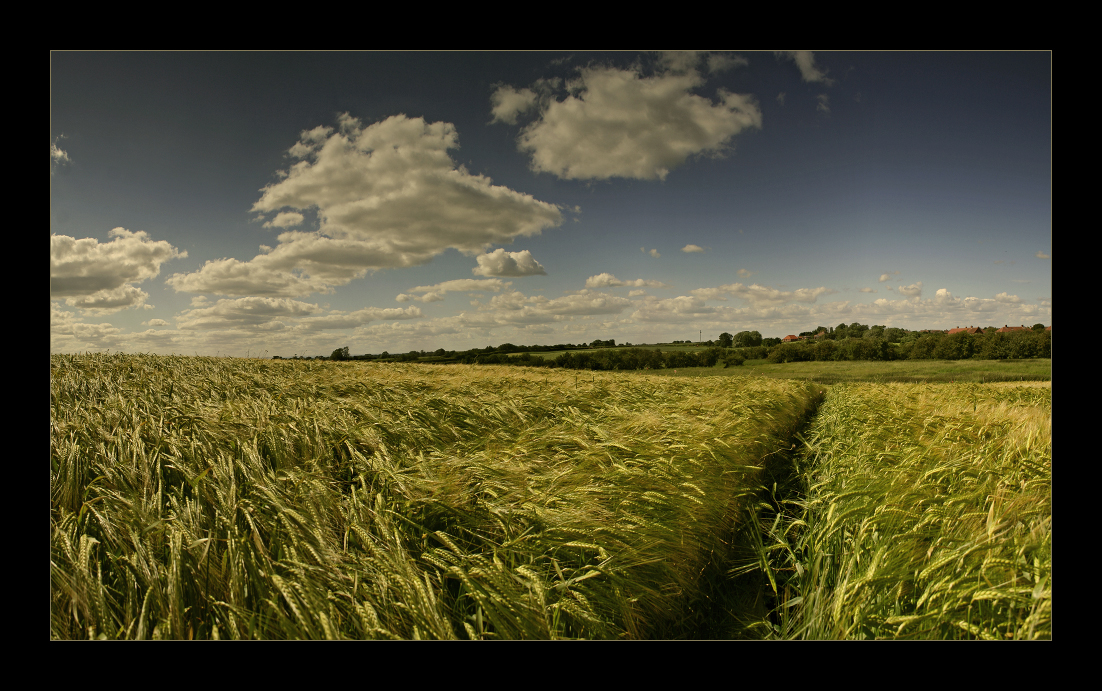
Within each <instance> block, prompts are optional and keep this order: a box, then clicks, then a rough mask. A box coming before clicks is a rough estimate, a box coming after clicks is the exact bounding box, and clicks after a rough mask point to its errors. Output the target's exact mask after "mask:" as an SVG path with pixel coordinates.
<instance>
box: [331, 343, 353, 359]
mask: <svg viewBox="0 0 1102 691" xmlns="http://www.w3.org/2000/svg"><path fill="white" fill-rule="evenodd" d="M329 359H330V360H348V359H349V356H348V347H347V346H345V347H344V348H337V349H336V350H334V351H333V354H332V355H330V356H329Z"/></svg>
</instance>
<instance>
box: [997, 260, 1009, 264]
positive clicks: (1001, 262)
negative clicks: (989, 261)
mask: <svg viewBox="0 0 1102 691" xmlns="http://www.w3.org/2000/svg"><path fill="white" fill-rule="evenodd" d="M995 263H996V264H1005V263H1006V261H1004V260H1002V259H996V260H995Z"/></svg>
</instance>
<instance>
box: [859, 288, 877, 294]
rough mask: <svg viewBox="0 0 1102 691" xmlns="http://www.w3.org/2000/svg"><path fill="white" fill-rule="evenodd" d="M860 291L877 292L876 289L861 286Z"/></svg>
mask: <svg viewBox="0 0 1102 691" xmlns="http://www.w3.org/2000/svg"><path fill="white" fill-rule="evenodd" d="M858 292H861V293H875V292H876V291H875V290H873V289H872V288H861V289H860V290H859V291H858Z"/></svg>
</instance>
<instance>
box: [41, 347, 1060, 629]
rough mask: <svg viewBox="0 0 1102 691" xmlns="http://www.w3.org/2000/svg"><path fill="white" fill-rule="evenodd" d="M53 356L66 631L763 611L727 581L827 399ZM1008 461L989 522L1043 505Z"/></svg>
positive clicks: (585, 619) (764, 391)
mask: <svg viewBox="0 0 1102 691" xmlns="http://www.w3.org/2000/svg"><path fill="white" fill-rule="evenodd" d="M50 367H51V415H50V422H51V453H50V461H51V515H50V523H51V543H50V561H51V565H50V573H51V595H50V597H51V623H50V630H51V636H52V637H53V638H56V639H74V638H84V639H86V638H124V639H143V638H176V639H181V638H182V639H192V638H194V639H212V638H213V639H217V638H243V639H267V638H274V639H285V638H304V639H305V638H330V639H338V638H401V639H416V638H439V639H449V638H472V639H488V638H505V639H513V638H540V639H556V638H691V637H699V636H701V632H702V631H713V630H717V626H716V625H715V619H716V617H717V616H718V617H719V618H721V619H722V620H723V621H724V623H723V624H722V626H720V627H718V628H720V629H725V630H727V631H735V632H738V631H743V630H749V629H746V628H745V627H744V624H743V623H740V622H743V621H744V620H745V621H751V620H753V619H754V618H755V617H757V619H758V621H759V622H760V621H761V620H762V618H763V616H764V615H763V613H762V611H761V607H762V603H761V602H760V601H759V602H757V603H756V604H754V603H753V602H752V600H753V599H754V598H752V597H751V598H749V599H748V600H747V602H748V603H749V604H745V605H744V604H739V603H741V602H742V600H739V595H738V593H732V591H731V588H730V584H729V581H730V578H729V576H728V572H729V570H730V568H731V563H732V560H733V559H735V558H736V556H737V555H736V552H737V551H738V547H737V543H738V542H739V540H738V539H737V537H738V536H739V535H742V534H744V533H745V531H744V530H743V528H744V527H746V526H747V525H748V524H749V523H748V521H750V522H751V523H752V521H751V517H753V516H754V515H755V513H754V512H755V510H756V509H755V507H756V506H758V505H759V504H760V503H761V502H760V499H761V496H762V495H761V493H762V488H763V487H764V486H765V485H766V484H768V482H771V480H769V465H770V462H771V461H770V459H771V458H780V457H782V456H783V455H784V454H785V453H787V452H788V450H789V449H790V448H791V446H792V445H791V440H792V437H793V435H794V434H795V433H796V431H797V430H798V429H799V428H800V426H801V425H802V424H804V423H805V422H806V420H807V418H808V417H809V416H810V415H811V414H812V413H813V412H814V410H815V408H816V406H817V405H818V403H819V402H820V400H821V398H822V387H817V386H814V385H810V384H807V383H805V382H795V381H785V380H779V379H766V378H757V377H739V378H729V377H716V378H701V379H671V378H655V377H647V376H642V375H636V376H631V377H624V376H622V375H621V376H617V375H615V374H611V373H584V374H582V375H581V376H578V373H576V372H562V371H547V370H532V369H524V368H495V367H479V366H459V365H456V366H450V367H446V368H444V367H433V366H426V365H401V364H370V363H326V362H271V361H258V360H233V359H215V358H200V357H194V358H193V357H160V356H147V355H102V354H89V355H53V356H51V359H50ZM845 400H849V399H845ZM907 400H909V399H907ZM900 405H902V404H900ZM823 448H824V453H825V446H824V447H823ZM946 462H947V463H948V462H949V461H946ZM1036 462H1037V463H1040V464H1042V465H1043V460H1037V461H1036ZM916 472H917V471H916ZM923 472H925V471H923ZM948 472H949V471H948V470H946V473H948ZM908 477H909V476H908ZM977 477H981V476H977ZM986 477H987V476H986V475H983V476H982V477H981V479H982V481H983V482H989V481H988V480H987V479H983V478H986ZM1031 477H1032V476H1031ZM977 481H980V480H977ZM990 482H995V481H990ZM998 482H1002V480H999V481H997V482H995V484H992V485H991V490H990V491H991V492H993V493H994V494H995V495H997V497H998V504H997V506H996V508H995V513H993V514H991V516H990V517H987V518H983V519H980V518H977V519H976V520H978V521H979V524H980V525H990V526H993V527H991V528H989V529H988V530H987V532H985V533H984V534H985V535H989V536H994V535H999V536H1005V535H1009V534H1011V533H1010V532H1007V531H1011V532H1012V531H1013V530H1017V529H1016V528H1014V527H1013V525H1012V524H1010V523H1007V521H1010V520H1011V519H1010V516H1011V513H1009V512H1011V511H1012V510H1013V511H1025V510H1027V509H1028V510H1033V509H1034V508H1035V507H1025V508H1013V507H1018V506H1019V504H1016V503H1015V501H1016V499H1015V497H1016V496H1017V495H1013V496H1012V494H1013V493H1012V492H1011V489H1005V490H998V489H997V488H998V487H1002V485H1000V484H998ZM984 487H986V485H984ZM1008 487H1009V485H1008ZM977 491H979V490H977ZM985 491H986V490H985ZM1000 491H1001V492H1002V493H1001V494H1000V493H999V492H1000ZM1015 491H1016V490H1015ZM976 496H977V497H978V496H979V495H978V494H977V495H976ZM977 501H978V499H977ZM967 510H968V511H969V512H970V511H972V510H973V507H971V506H970V505H969V507H968V509H967ZM976 510H980V509H976ZM1014 515H1017V514H1014ZM1030 520H1032V519H1030ZM984 521H986V523H984ZM992 521H994V523H992ZM1030 525H1032V524H1030ZM755 530H757V528H756V527H755ZM1030 530H1034V528H1030ZM1014 534H1016V533H1014ZM1030 534H1032V533H1030ZM1046 535H1047V533H1046ZM830 539H833V538H830ZM1023 539H1024V538H1023ZM938 544H939V545H940V544H945V545H949V543H946V542H945V541H944V540H943V541H942V542H941V543H938ZM1031 544H1032V543H1031ZM923 545H925V543H923ZM935 546H936V545H935ZM946 548H948V547H946ZM957 548H958V547H957V546H955V543H954V546H953V549H957ZM1035 551H1036V550H1035ZM973 553H974V554H976V555H979V554H980V552H978V551H976V550H973V551H972V552H968V554H973ZM954 554H955V552H954ZM983 554H985V555H986V553H983ZM999 554H1002V552H1000V553H999ZM1030 554H1033V552H1030ZM1038 554H1040V553H1039V552H1038ZM974 558H980V557H979V556H976V557H974ZM983 558H986V556H984V557H983ZM1000 558H1001V557H1000ZM1008 558H1010V557H1008ZM1013 558H1016V557H1013ZM838 559H840V557H838ZM984 563H987V562H984ZM1000 564H1001V563H1000ZM824 568H826V567H824ZM831 568H835V567H831ZM837 568H841V567H837ZM984 568H986V569H987V571H985V572H984V573H986V574H987V575H988V577H989V578H995V579H996V580H1000V582H1001V581H1002V580H1006V579H1008V578H1011V575H1010V574H1011V573H1012V572H1013V573H1018V572H1019V571H1020V570H1021V569H1019V566H1018V564H1017V562H1014V563H1013V564H1012V565H999V566H998V567H997V569H996V571H997V572H996V571H992V570H991V569H993V568H995V567H993V566H992V565H991V564H987V566H986V567H984ZM1023 568H1026V567H1023ZM1027 568H1030V569H1034V570H1035V569H1036V567H1034V566H1032V562H1030V566H1028V567H1027ZM1015 569H1017V570H1018V571H1015ZM1007 587H1010V586H1007ZM1013 587H1014V588H1019V589H1020V588H1021V587H1024V586H1020V585H1014V586H1013ZM1015 592H1016V591H1015ZM984 602H985V603H986V604H985V606H990V607H994V606H996V605H998V604H999V601H997V600H986V601H984ZM755 607H756V608H757V609H755ZM740 608H742V609H740ZM740 627H744V628H740ZM917 630H919V629H916V631H917ZM1016 630H1017V629H1016Z"/></svg>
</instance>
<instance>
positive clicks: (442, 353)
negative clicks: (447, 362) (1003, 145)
mask: <svg viewBox="0 0 1102 691" xmlns="http://www.w3.org/2000/svg"><path fill="white" fill-rule="evenodd" d="M432 354H433V355H435V356H437V357H444V356H445V355H447V354H448V351H446V350H444V349H443V348H437V349H436V350H434V351H432Z"/></svg>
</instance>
